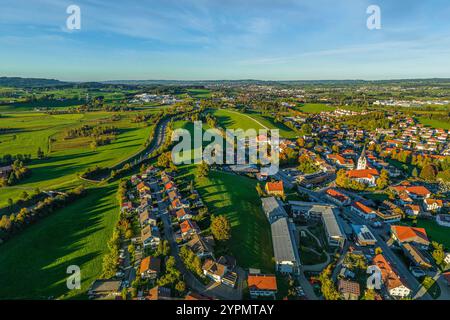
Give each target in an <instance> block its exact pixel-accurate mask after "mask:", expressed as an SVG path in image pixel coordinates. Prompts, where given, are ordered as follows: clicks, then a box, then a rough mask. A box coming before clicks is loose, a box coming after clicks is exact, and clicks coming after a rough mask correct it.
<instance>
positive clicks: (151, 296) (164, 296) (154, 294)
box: [145, 286, 171, 300]
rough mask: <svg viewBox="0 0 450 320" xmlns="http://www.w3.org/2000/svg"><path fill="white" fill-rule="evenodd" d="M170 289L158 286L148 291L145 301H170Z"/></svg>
mask: <svg viewBox="0 0 450 320" xmlns="http://www.w3.org/2000/svg"><path fill="white" fill-rule="evenodd" d="M170 299H171V297H170V288H166V287H160V286H156V287H153V288H151V289H150V290H149V291H148V295H147V297H145V300H170Z"/></svg>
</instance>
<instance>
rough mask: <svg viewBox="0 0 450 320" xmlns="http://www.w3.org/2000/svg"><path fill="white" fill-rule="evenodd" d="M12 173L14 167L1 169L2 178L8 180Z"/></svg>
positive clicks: (0, 176) (0, 175)
mask: <svg viewBox="0 0 450 320" xmlns="http://www.w3.org/2000/svg"><path fill="white" fill-rule="evenodd" d="M11 172H12V166H6V167H0V178H5V179H8V177H9V175H10V174H11Z"/></svg>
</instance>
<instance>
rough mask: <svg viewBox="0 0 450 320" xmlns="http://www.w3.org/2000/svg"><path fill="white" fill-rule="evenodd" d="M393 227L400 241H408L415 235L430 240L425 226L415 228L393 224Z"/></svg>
mask: <svg viewBox="0 0 450 320" xmlns="http://www.w3.org/2000/svg"><path fill="white" fill-rule="evenodd" d="M391 228H392V231H393V232H394V233H395V236H396V237H397V239H398V240H399V241H400V242H403V241H407V240H409V239H411V238H415V237H418V238H421V239H423V240H425V241H428V242H429V240H428V236H427V232H426V231H425V229H424V228H415V227H408V226H391Z"/></svg>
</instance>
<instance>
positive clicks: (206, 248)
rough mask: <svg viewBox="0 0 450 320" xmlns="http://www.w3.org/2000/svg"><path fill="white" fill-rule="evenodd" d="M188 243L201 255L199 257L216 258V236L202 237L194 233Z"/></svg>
mask: <svg viewBox="0 0 450 320" xmlns="http://www.w3.org/2000/svg"><path fill="white" fill-rule="evenodd" d="M186 245H187V246H188V247H189V248H190V249H191V250H192V251H193V252H194V253H195V254H196V255H197V256H198V257H199V258H206V257H210V258H214V256H213V252H214V238H213V237H212V236H207V237H202V236H200V235H197V234H194V235H193V236H192V238H191V240H189V242H188V243H186Z"/></svg>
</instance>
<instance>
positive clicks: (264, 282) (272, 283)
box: [247, 274, 278, 299]
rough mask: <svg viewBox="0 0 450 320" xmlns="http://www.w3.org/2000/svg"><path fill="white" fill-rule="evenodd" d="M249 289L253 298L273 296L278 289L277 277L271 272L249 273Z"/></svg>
mask: <svg viewBox="0 0 450 320" xmlns="http://www.w3.org/2000/svg"><path fill="white" fill-rule="evenodd" d="M247 284H248V290H249V293H250V297H251V298H252V299H254V298H258V297H273V298H275V294H276V293H277V291H278V287H277V278H276V277H275V276H274V275H271V274H249V275H248V278H247Z"/></svg>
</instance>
